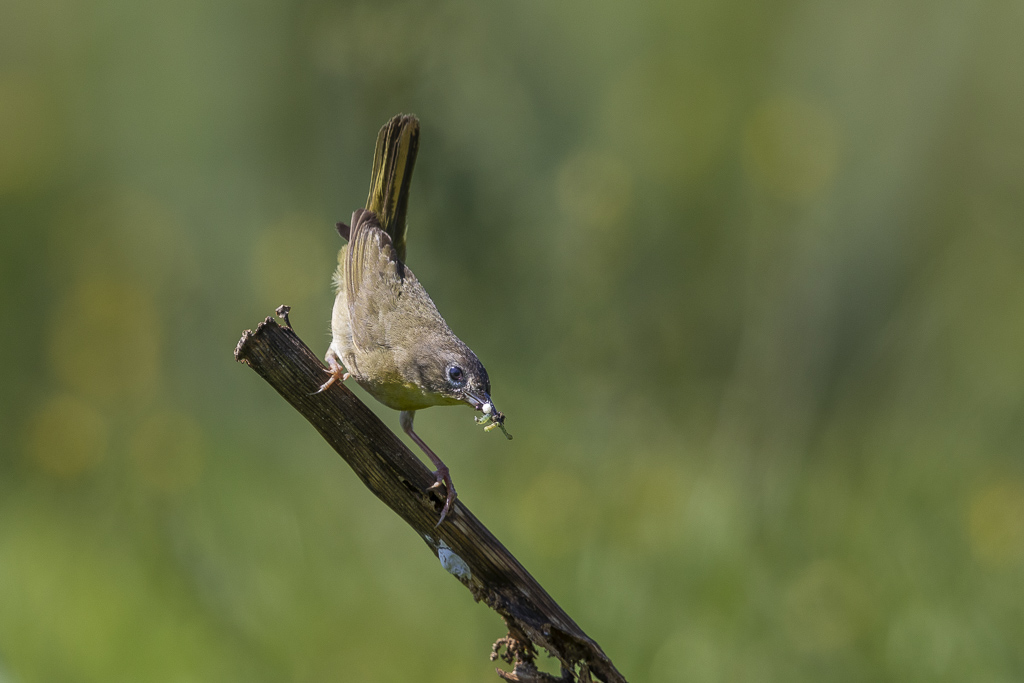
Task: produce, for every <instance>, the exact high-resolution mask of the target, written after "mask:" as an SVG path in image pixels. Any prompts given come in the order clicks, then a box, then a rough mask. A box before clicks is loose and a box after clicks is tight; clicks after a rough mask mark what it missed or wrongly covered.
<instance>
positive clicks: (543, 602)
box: [235, 317, 625, 683]
mask: <svg viewBox="0 0 1024 683" xmlns="http://www.w3.org/2000/svg"><path fill="white" fill-rule="evenodd" d="M235 360H238V361H240V362H242V363H245V364H246V365H248V366H249V367H251V368H252V369H253V370H255V371H256V372H257V373H258V374H259V375H260V376H261V377H262V378H263V379H265V380H266V381H267V382H268V383H269V384H270V385H271V386H272V387H273V388H274V389H276V390H277V392H278V393H279V394H281V396H283V397H284V398H285V400H286V401H288V403H290V404H291V405H292V407H293V408H295V410H297V411H298V412H299V413H300V414H301V415H302V416H303V417H305V418H306V419H307V420H308V421H309V422H310V424H312V425H313V426H314V427H315V428H316V430H317V431H318V432H320V435H321V436H322V437H323V438H324V439H325V440H326V441H327V443H329V444H330V445H331V447H332V448H334V450H335V451H337V452H338V454H339V455H340V456H341V457H342V458H343V459H344V460H345V462H347V463H348V464H349V466H350V467H351V468H352V469H353V470H354V471H355V473H356V476H358V477H359V478H360V479H361V480H362V482H363V483H364V484H365V485H366V487H367V488H369V489H370V490H371V491H372V492H373V493H374V495H376V496H377V497H378V498H380V499H381V500H382V501H383V502H384V503H385V504H386V505H387V506H388V507H390V508H391V509H392V510H393V511H394V512H395V513H396V514H397V515H398V516H399V517H401V518H402V519H403V520H405V522H406V524H408V525H409V526H411V527H412V528H413V530H414V531H415V532H416V533H417V534H419V536H420V537H421V538H422V539H423V540H424V541H425V542H426V544H427V546H429V547H430V549H431V551H433V553H434V554H435V555H436V556H438V559H439V560H440V562H441V564H442V566H444V568H445V569H447V570H448V571H449V572H451V574H452V575H454V576H455V577H456V578H457V579H458V580H459V581H461V582H462V583H463V585H465V586H466V588H468V589H469V590H470V592H471V593H472V594H473V598H474V599H476V600H478V601H483V602H484V603H486V604H487V605H488V606H489V607H490V608H491V609H493V610H494V611H496V612H497V613H498V614H500V615H501V617H502V619H504V621H505V625H506V626H507V628H508V636H506V637H505V638H502V639H500V640H499V641H498V642H497V643H495V647H494V652H493V653H492V655H491V659H496V658H497V657H499V656H500V657H502V658H503V659H504V660H505V661H507V662H509V663H510V664H513V665H514V669H513V670H512V671H510V672H505V671H502V670H500V669H499V670H498V674H499V675H500V676H501V677H502V678H504V679H506V680H510V681H524V682H525V681H549V682H550V681H579V682H580V683H588V682H590V681H592V680H593V679H594V678H596V679H598V680H600V681H604V682H605V683H620V682H621V683H625V678H623V676H622V674H620V673H619V672H618V670H616V668H615V666H614V665H613V664H612V663H611V660H609V659H608V657H607V656H606V655H605V654H604V652H603V651H602V650H601V648H600V647H599V646H598V645H597V643H595V642H594V641H593V640H591V639H590V638H589V637H587V635H586V634H585V633H584V632H583V631H582V629H580V627H579V626H577V625H576V623H575V622H574V621H573V620H572V619H571V618H570V617H569V615H568V614H566V613H565V612H564V611H563V610H562V608H561V607H559V606H558V604H557V603H556V602H555V601H554V600H552V599H551V596H549V595H548V594H547V592H546V591H545V590H544V589H543V588H542V587H541V585H540V584H539V583H537V581H536V580H534V578H533V577H532V576H530V574H529V573H528V572H527V571H526V569H524V568H523V566H522V565H521V564H519V561H518V560H516V558H515V557H513V556H512V554H511V553H510V552H509V551H508V550H506V549H505V547H504V546H503V545H502V544H501V543H500V542H499V541H498V539H497V538H495V537H494V535H493V534H491V532H490V531H488V530H487V528H486V527H485V526H484V525H483V524H481V523H480V521H479V520H478V519H477V518H476V517H474V516H473V514H472V513H471V512H470V511H469V509H467V508H466V506H465V505H463V504H462V501H461V500H457V501H456V504H455V507H454V508H453V509H452V511H451V512H450V513H449V515H448V517H447V519H445V521H444V523H443V524H442V525H441V526H440V527H438V528H435V527H434V525H435V524H436V523H437V518H438V516H439V515H440V512H441V508H442V507H443V505H444V496H443V495H441V494H440V493H439V492H438V491H437V490H430V486H432V485H433V484H434V481H435V477H434V475H433V473H431V472H430V470H429V469H427V467H426V466H425V465H424V464H423V463H422V462H420V460H419V458H417V457H416V456H415V455H413V453H412V452H411V451H410V450H409V449H408V448H407V447H406V446H405V444H404V443H402V441H401V440H399V438H398V437H397V436H395V434H394V433H392V432H391V430H389V429H388V428H387V427H386V426H385V425H384V423H383V422H381V421H380V419H379V418H378V417H377V416H376V415H374V414H373V412H372V411H371V410H370V409H369V408H367V407H366V405H364V404H363V403H362V402H361V401H360V400H359V399H358V398H356V396H355V395H354V394H353V393H352V392H351V391H349V390H348V388H347V387H345V386H344V385H342V384H341V383H335V384H334V385H332V386H331V387H330V388H329V389H328V390H327V391H325V392H323V393H321V394H313V392H315V391H316V390H317V388H318V387H319V386H320V384H321V383H322V382H323V381H324V379H325V377H326V370H325V368H324V366H323V365H322V364H321V362H320V360H319V359H318V358H317V357H316V356H315V355H314V354H313V353H312V352H311V351H310V350H309V348H308V347H307V346H306V345H305V344H304V343H302V341H301V340H300V339H299V338H298V337H297V336H296V335H295V333H294V332H293V331H292V330H291V328H290V327H281V326H280V325H278V324H277V322H276V321H275V320H274V319H273V318H269V317H268V318H267V319H266V320H264V321H263V322H262V323H260V325H259V326H258V327H257V328H256V330H255V332H254V331H251V330H247V331H246V332H245V333H244V334H243V335H242V338H241V339H240V340H239V342H238V346H237V347H236V348H235ZM502 647H504V650H505V651H504V653H501V648H502ZM538 647H542V648H544V649H545V650H547V651H548V652H549V653H550V654H551V655H552V656H554V657H556V658H557V659H558V661H559V662H561V665H562V676H561V678H555V677H552V676H551V675H549V674H545V673H543V672H540V671H538V670H537V668H536V666H535V664H534V659H535V657H536V656H537V648H538ZM592 677H593V678H592Z"/></svg>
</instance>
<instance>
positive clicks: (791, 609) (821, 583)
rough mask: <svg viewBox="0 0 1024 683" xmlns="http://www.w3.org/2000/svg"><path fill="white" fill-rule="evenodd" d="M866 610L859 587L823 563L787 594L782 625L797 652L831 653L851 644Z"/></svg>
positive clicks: (811, 568) (810, 569) (834, 566)
mask: <svg viewBox="0 0 1024 683" xmlns="http://www.w3.org/2000/svg"><path fill="white" fill-rule="evenodd" d="M867 609H868V604H867V595H866V593H865V591H864V590H863V589H862V588H861V586H860V584H859V583H858V582H856V581H855V580H854V579H853V577H851V576H850V575H848V574H847V573H846V572H845V571H843V569H842V568H841V567H840V566H838V565H837V564H835V563H834V562H830V561H825V560H822V561H818V562H815V563H813V564H811V565H810V566H809V567H808V568H807V569H806V570H805V571H804V573H803V574H801V575H800V576H799V577H798V578H797V580H796V581H794V582H793V584H792V585H790V587H789V589H788V590H787V591H786V597H785V604H784V610H783V623H784V626H785V629H786V633H787V635H788V636H789V638H790V640H791V641H792V642H793V645H794V646H795V647H796V648H797V649H798V650H800V651H802V652H808V653H831V652H836V651H838V650H841V649H843V648H846V647H849V646H850V645H851V644H852V641H853V639H854V637H855V636H856V634H857V632H858V631H859V629H860V622H862V621H863V617H864V612H865V611H866V610H867Z"/></svg>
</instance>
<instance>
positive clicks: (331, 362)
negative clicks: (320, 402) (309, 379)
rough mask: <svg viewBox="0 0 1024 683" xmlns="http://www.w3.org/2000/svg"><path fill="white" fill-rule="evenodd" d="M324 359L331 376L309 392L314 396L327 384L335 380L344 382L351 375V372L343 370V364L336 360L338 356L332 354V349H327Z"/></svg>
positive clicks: (326, 386)
mask: <svg viewBox="0 0 1024 683" xmlns="http://www.w3.org/2000/svg"><path fill="white" fill-rule="evenodd" d="M325 360H326V361H327V365H328V366H329V368H328V370H327V371H328V372H329V373H330V374H331V376H330V378H329V379H328V380H327V381H326V382H324V383H323V384H321V385H320V388H319V389H317V390H316V391H314V392H313V393H312V394H310V395H311V396H315V395H316V394H319V393H320V392H322V391H325V390H326V389H327V388H328V387H329V386H331V385H332V384H334V383H335V382H344V381H345V380H347V379H348V378H349V377H351V376H352V373H350V372H346V371H345V366H344V365H342V364H341V362H340V361H339V360H338V357H337V356H335V355H334V351H330V350H328V351H327V356H326V358H325Z"/></svg>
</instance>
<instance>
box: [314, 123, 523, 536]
mask: <svg viewBox="0 0 1024 683" xmlns="http://www.w3.org/2000/svg"><path fill="white" fill-rule="evenodd" d="M418 148H419V121H418V120H417V119H416V117H415V116H412V115H404V116H403V115H398V116H395V117H394V118H392V119H391V120H390V121H388V122H387V123H386V124H385V125H384V127H383V128H381V129H380V133H378V135H377V147H376V151H375V153H374V157H373V172H372V174H371V176H370V195H369V197H368V199H367V202H366V208H365V209H359V210H357V211H356V212H354V213H353V214H352V224H351V226H348V225H345V224H344V223H338V226H337V228H338V233H339V234H340V235H341V236H342V237H343V238H344V239H346V240H348V244H346V245H345V246H343V247H342V248H341V251H339V252H338V268H337V270H336V271H335V273H334V288H335V291H336V292H337V295H336V297H335V299H334V313H333V315H332V318H331V336H332V341H331V345H330V347H329V348H328V349H327V354H326V356H325V360H326V361H327V365H328V367H329V372H330V374H331V376H330V378H329V379H328V380H327V381H326V382H324V384H323V385H322V386H321V387H320V389H319V391H323V390H325V389H327V387H329V386H331V384H333V383H334V382H336V381H345V380H346V379H348V378H349V377H352V378H354V379H355V380H356V382H358V383H359V385H360V386H361V387H363V388H364V389H366V391H367V392H369V394H370V395H371V396H373V397H374V398H375V399H377V400H378V401H380V402H381V403H383V404H384V405H386V406H387V407H389V408H393V409H395V410H399V411H401V415H400V418H399V422H400V424H401V425H402V429H403V430H404V431H405V433H406V434H408V435H409V436H410V437H411V438H412V440H413V441H415V442H416V444H417V445H418V446H419V447H420V448H421V449H423V452H424V453H426V454H427V457H429V458H430V460H431V462H433V463H434V466H435V467H436V468H437V471H436V472H435V473H434V474H435V475H436V477H437V481H436V483H435V484H434V486H432V487H431V488H439V487H441V486H444V487H445V489H446V491H447V496H446V498H445V504H444V509H442V510H441V517H440V519H439V520H438V522H437V525H438V526H440V524H441V522H443V521H444V519H445V517H446V516H447V515H448V513H449V512H450V511H451V508H452V505H454V503H455V499H456V493H455V486H454V485H452V479H451V476H450V475H449V473H448V467H447V466H446V465H445V464H444V462H442V461H441V458H439V457H437V455H436V454H435V453H434V452H433V451H432V450H430V448H429V447H428V446H427V444H426V443H424V442H423V439H421V438H420V437H419V436H418V435H417V434H416V432H415V431H413V428H412V421H413V417H414V416H415V414H416V411H417V410H422V409H423V408H429V407H430V406H443V405H457V404H459V403H466V404H468V405H470V406H471V407H472V408H473V409H474V410H479V411H481V412H482V413H483V416H482V417H479V418H477V419H476V421H477V423H479V424H482V425H485V430H487V431H490V430H491V429H493V428H494V427H500V428H501V430H502V432H504V434H505V436H506V437H507V438H509V439H511V438H512V437H511V436H509V434H508V432H506V431H505V426H504V422H505V416H504V415H503V414H502V413H500V412H499V411H498V410H497V408H495V407H494V404H493V403H492V402H491V395H490V394H491V383H490V380H489V379H488V377H487V370H485V369H484V366H483V364H482V363H481V362H480V360H479V359H478V358H477V357H476V354H475V353H473V352H472V351H471V350H470V348H469V347H468V346H466V345H465V344H464V343H463V342H462V340H461V339H459V338H458V337H456V336H455V334H454V333H453V332H452V331H451V329H449V327H448V324H447V323H446V322H445V321H444V319H443V318H442V317H441V314H440V313H438V312H437V307H436V306H435V305H434V302H433V301H431V299H430V296H429V295H428V294H427V292H426V290H425V289H423V285H421V284H420V282H419V280H417V279H416V276H415V275H413V273H412V271H411V270H409V268H408V267H407V266H406V265H405V237H406V212H407V210H408V205H409V186H410V182H411V180H412V171H413V165H414V164H415V163H416V152H417V150H418ZM319 391H318V392H317V393H319Z"/></svg>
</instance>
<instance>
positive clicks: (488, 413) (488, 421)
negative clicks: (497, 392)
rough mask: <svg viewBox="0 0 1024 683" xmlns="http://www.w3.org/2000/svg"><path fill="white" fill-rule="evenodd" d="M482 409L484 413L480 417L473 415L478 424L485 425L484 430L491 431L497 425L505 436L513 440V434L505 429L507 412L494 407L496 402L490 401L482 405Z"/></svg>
mask: <svg viewBox="0 0 1024 683" xmlns="http://www.w3.org/2000/svg"><path fill="white" fill-rule="evenodd" d="M480 410H481V411H482V412H483V415H482V416H480V417H476V416H474V417H473V420H475V421H476V423H477V424H478V425H484V431H485V432H489V431H491V430H493V429H494V428H495V427H497V428H499V429H500V430H501V433H502V434H504V435H505V438H506V439H508V440H509V441H511V440H512V435H511V434H509V433H508V432H507V431H506V430H505V414H504V413H502V412H501V411H499V410H498V409H497V408H495V407H494V404H493V403H491V402H490V401H488V402H487V403H485V404H483V405H482V406H480Z"/></svg>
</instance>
